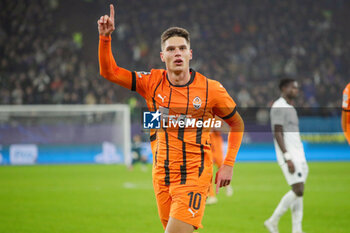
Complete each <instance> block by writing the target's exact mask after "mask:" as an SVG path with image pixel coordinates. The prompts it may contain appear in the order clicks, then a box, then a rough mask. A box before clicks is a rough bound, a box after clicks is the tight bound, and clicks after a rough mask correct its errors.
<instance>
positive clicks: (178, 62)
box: [174, 59, 183, 65]
mask: <svg viewBox="0 0 350 233" xmlns="http://www.w3.org/2000/svg"><path fill="white" fill-rule="evenodd" d="M174 63H175V64H176V65H182V64H183V60H182V59H176V60H175V61H174Z"/></svg>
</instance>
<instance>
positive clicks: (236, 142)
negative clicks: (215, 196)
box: [211, 82, 244, 193]
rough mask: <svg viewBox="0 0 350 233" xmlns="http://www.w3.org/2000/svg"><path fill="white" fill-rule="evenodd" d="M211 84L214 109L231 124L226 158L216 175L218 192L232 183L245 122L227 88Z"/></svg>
mask: <svg viewBox="0 0 350 233" xmlns="http://www.w3.org/2000/svg"><path fill="white" fill-rule="evenodd" d="M211 86H212V88H214V89H213V90H212V93H214V95H215V96H214V98H213V104H212V106H213V111H214V113H215V115H217V116H219V117H220V118H222V119H223V120H225V122H226V123H227V124H228V125H229V126H230V132H229V135H228V145H227V147H228V148H227V153H226V158H225V161H224V164H223V165H222V166H221V167H220V169H219V171H218V172H217V173H216V177H215V183H216V192H217V193H218V192H219V188H220V187H223V186H227V185H229V184H230V183H231V179H232V174H233V165H234V163H235V160H236V156H237V153H238V151H239V148H240V146H241V143H242V138H243V133H244V122H243V120H242V118H241V116H240V115H239V113H238V112H237V109H236V103H235V102H234V101H233V99H232V98H231V97H230V95H229V94H228V93H227V91H226V90H225V88H224V87H223V86H222V85H221V84H220V83H218V82H213V83H212V84H211Z"/></svg>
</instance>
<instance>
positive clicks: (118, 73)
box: [97, 4, 136, 91]
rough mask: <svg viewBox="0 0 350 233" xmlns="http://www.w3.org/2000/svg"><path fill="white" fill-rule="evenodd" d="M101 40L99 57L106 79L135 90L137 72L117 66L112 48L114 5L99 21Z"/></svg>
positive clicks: (101, 72)
mask: <svg viewBox="0 0 350 233" xmlns="http://www.w3.org/2000/svg"><path fill="white" fill-rule="evenodd" d="M97 24H98V32H99V35H100V42H99V48H98V57H99V63H100V74H101V76H103V77H104V78H105V79H107V80H109V81H111V82H114V83H117V84H118V85H120V86H123V87H125V88H127V89H130V90H133V91H135V89H136V74H135V72H131V71H129V70H126V69H124V68H121V67H119V66H117V63H116V62H115V60H114V57H113V54H112V48H111V34H112V32H113V31H114V29H115V23H114V7H113V5H112V4H111V5H110V13H109V16H108V15H104V16H101V18H100V19H99V20H98V21H97Z"/></svg>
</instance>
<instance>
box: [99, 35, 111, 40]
mask: <svg viewBox="0 0 350 233" xmlns="http://www.w3.org/2000/svg"><path fill="white" fill-rule="evenodd" d="M100 40H102V41H111V40H112V37H111V36H104V35H100Z"/></svg>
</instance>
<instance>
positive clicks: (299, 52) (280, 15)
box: [0, 0, 350, 232]
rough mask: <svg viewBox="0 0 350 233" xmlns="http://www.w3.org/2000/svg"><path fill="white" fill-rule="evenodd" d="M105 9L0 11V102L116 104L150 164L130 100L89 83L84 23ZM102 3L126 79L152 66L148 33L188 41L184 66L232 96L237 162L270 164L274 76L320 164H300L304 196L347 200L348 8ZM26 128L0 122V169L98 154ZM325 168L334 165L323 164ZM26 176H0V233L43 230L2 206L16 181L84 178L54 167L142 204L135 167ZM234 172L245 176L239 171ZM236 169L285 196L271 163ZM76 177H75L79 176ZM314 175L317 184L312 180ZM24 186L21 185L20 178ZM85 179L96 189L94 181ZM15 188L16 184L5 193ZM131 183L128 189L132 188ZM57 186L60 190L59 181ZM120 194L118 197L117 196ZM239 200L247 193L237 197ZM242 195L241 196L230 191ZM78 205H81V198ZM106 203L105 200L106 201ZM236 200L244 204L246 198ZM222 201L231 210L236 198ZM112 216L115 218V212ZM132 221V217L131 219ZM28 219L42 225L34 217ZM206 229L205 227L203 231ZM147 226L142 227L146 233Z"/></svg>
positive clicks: (153, 48)
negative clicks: (292, 89)
mask: <svg viewBox="0 0 350 233" xmlns="http://www.w3.org/2000/svg"><path fill="white" fill-rule="evenodd" d="M109 3H110V2H109V1H102V0H100V1H97V0H96V1H94V0H86V1H83V0H80V1H74V2H72V1H67V0H60V1H59V0H49V1H43V0H33V1H24V0H18V1H10V0H3V1H1V3H0V25H1V27H0V84H1V85H0V104H1V105H37V104H44V105H46V104H50V105H58V104H84V105H93V104H115V103H128V105H129V107H130V110H131V123H132V125H131V129H132V130H131V135H136V134H141V135H142V136H143V139H144V141H145V144H144V145H145V147H144V148H145V152H144V153H146V154H148V157H149V160H151V155H150V153H149V148H147V146H146V145H147V141H148V134H147V132H142V131H141V130H140V129H141V128H142V122H141V114H140V110H141V109H142V108H143V107H144V106H145V103H144V101H143V100H142V99H141V98H140V96H138V95H135V94H134V93H131V92H130V91H128V90H125V89H123V88H121V87H118V86H117V85H113V84H111V83H109V82H108V81H106V80H104V79H103V78H102V77H101V76H100V75H99V70H98V60H97V44H98V32H97V25H96V21H97V19H98V17H99V16H101V15H104V14H106V13H107V14H108V4H109ZM113 3H114V4H115V5H116V24H117V28H116V31H115V32H114V33H113V35H112V37H113V40H112V48H113V51H114V55H115V56H116V60H117V63H118V64H119V65H120V66H122V67H124V68H127V69H130V70H136V71H149V70H150V69H151V68H163V64H162V63H161V61H160V59H159V51H160V38H159V37H160V34H161V33H162V32H163V31H164V30H165V29H166V28H168V27H169V26H175V25H176V26H181V27H184V28H187V29H188V30H189V31H190V33H191V47H192V49H193V51H194V59H193V62H192V63H191V67H193V68H194V69H195V70H197V71H198V72H200V73H203V74H205V75H206V76H207V77H209V78H212V79H216V80H218V81H220V82H221V83H222V84H223V85H224V86H225V88H226V89H227V90H228V92H229V93H230V94H231V96H233V97H234V99H235V101H236V102H237V105H238V106H239V108H240V110H241V111H242V113H243V116H245V117H244V120H245V121H246V124H247V126H248V127H247V132H246V134H245V138H244V144H243V145H242V148H241V151H240V153H239V155H238V158H237V159H238V161H247V160H248V161H255V162H256V161H273V160H275V154H274V149H273V145H272V136H271V132H270V128H269V127H270V126H269V119H268V111H269V107H270V106H271V104H272V102H273V101H274V100H275V99H276V98H277V97H278V96H279V91H278V89H277V85H278V80H279V79H281V78H284V77H292V78H295V79H297V80H298V82H299V83H300V86H301V92H300V97H299V98H298V99H297V106H298V107H299V109H298V112H299V114H300V115H301V118H300V127H301V131H302V137H303V139H304V146H305V150H306V156H307V159H308V160H314V161H330V163H321V164H319V163H311V165H310V166H311V168H313V167H314V174H315V175H314V176H313V174H312V173H313V169H311V173H310V179H311V181H310V183H311V184H310V185H312V184H313V183H312V182H313V181H314V180H317V179H318V180H319V183H317V182H316V183H317V184H315V187H317V188H316V190H321V189H322V188H321V187H319V186H317V185H320V186H322V185H324V182H326V183H327V182H331V183H332V182H335V183H336V184H337V185H339V186H336V187H329V189H327V188H324V189H322V190H325V193H328V194H329V195H331V196H332V195H333V196H334V197H337V196H338V195H339V197H341V196H342V195H343V196H346V195H349V189H348V187H349V177H350V176H349V171H348V170H349V169H348V168H349V163H348V162H347V161H348V160H349V159H350V152H349V146H348V145H347V144H346V142H345V138H344V136H343V134H342V132H341V127H340V113H341V109H340V106H341V98H342V91H343V89H344V87H345V86H346V84H347V83H348V82H349V80H350V78H349V77H350V68H349V64H350V31H349V30H348V25H347V22H348V21H349V20H350V18H349V17H350V16H349V14H348V12H349V10H350V4H349V2H348V1H345V0H321V1H311V0H307V1H301V0H296V1H277V0H276V1H275V0H250V1H239V0H235V1H230V2H228V1H224V0H218V1H209V0H205V1H199V0H194V1H191V2H190V6H189V5H188V4H189V2H188V1H175V0H168V1H156V0H149V1H137V0H129V1H124V0H123V1H117V2H116V3H115V2H113ZM0 107H1V106H0ZM40 127H41V128H40ZM42 127H44V128H45V126H40V125H39V126H38V128H40V129H42ZM75 127H76V128H74V127H72V128H70V129H62V132H61V135H64V134H65V133H67V131H69V130H71V131H72V130H74V129H75V130H79V127H80V126H79V124H77V125H75ZM30 130H31V132H30V134H29V133H28V128H26V127H25V126H23V125H20V124H19V125H18V124H13V122H10V121H8V120H6V119H3V118H1V117H0V156H1V157H0V158H1V159H0V164H2V165H9V164H11V161H10V158H9V157H10V155H9V154H10V152H9V151H10V146H11V144H19V143H35V144H37V145H38V147H39V156H38V158H37V160H36V161H35V162H36V163H39V164H40V163H42V164H56V163H95V162H96V161H95V160H94V156H95V155H96V154H98V153H100V152H101V150H102V147H103V146H102V142H99V144H97V143H96V145H95V144H94V145H83V146H82V147H81V145H80V144H79V143H80V142H79V141H78V140H77V141H76V142H74V141H73V142H71V144H76V145H75V146H71V145H68V146H67V145H65V146H62V145H61V144H59V143H57V144H54V142H53V143H52V142H51V141H50V140H49V139H46V140H41V139H38V137H35V139H34V137H33V138H31V137H28V135H35V133H37V134H40V133H42V131H41V130H39V129H35V128H31V129H30ZM45 130H47V131H49V133H50V130H53V129H52V128H49V127H46V128H45ZM51 133H52V134H54V133H57V132H51ZM50 143H51V144H50ZM46 144H50V145H51V147H45V145H46ZM52 144H53V145H52ZM77 145H78V147H77ZM45 148H46V150H45ZM77 148H78V149H77ZM79 148H81V150H79ZM333 161H341V162H339V163H332V162H333ZM119 166H120V165H119ZM240 166H241V167H240ZM260 166H262V167H264V168H260ZM33 168H36V169H37V170H35V171H34V170H30V168H28V167H4V166H2V167H0V173H2V176H1V179H0V184H2V186H4V187H5V189H3V190H2V192H0V194H1V195H2V196H1V199H0V207H3V208H0V209H2V210H1V212H0V213H1V216H4V217H5V216H6V218H7V220H8V222H10V223H13V225H11V224H4V223H0V231H1V232H32V231H33V232H35V229H36V230H37V232H45V230H44V229H41V230H39V229H40V227H38V226H37V225H30V224H29V225H28V223H27V222H26V221H24V219H25V217H24V216H27V215H26V214H25V213H26V211H29V212H30V211H31V210H32V209H31V208H30V207H31V206H30V205H29V206H27V208H24V209H21V208H18V207H14V206H13V205H11V203H12V202H11V201H14V199H11V196H13V195H14V194H16V192H17V191H19V190H23V184H26V182H28V183H29V184H30V183H31V182H32V183H31V184H32V185H33V186H34V187H35V186H36V185H39V186H38V187H40V185H42V186H43V187H47V185H46V184H49V183H50V182H49V181H47V180H46V181H45V180H42V181H38V180H37V178H38V177H36V176H35V175H34V176H31V174H32V175H33V173H34V174H36V175H37V174H39V173H40V174H51V175H53V176H55V175H62V177H63V180H65V178H64V177H65V176H67V174H70V175H71V176H73V177H75V178H76V177H80V178H81V179H85V178H86V177H84V175H82V176H80V175H81V174H80V173H74V172H73V173H71V172H72V171H69V172H67V173H63V174H61V172H62V170H60V169H63V170H65V169H67V170H69V169H73V170H75V169H76V170H77V171H80V170H85V169H86V171H87V170H89V169H92V170H94V169H97V171H99V172H101V174H105V175H106V176H113V175H111V174H114V176H116V177H115V180H114V181H112V180H108V182H106V186H112V187H113V185H115V182H117V183H118V182H120V183H122V184H123V185H124V186H125V182H126V181H125V180H127V179H128V178H129V179H131V181H130V182H131V183H130V185H129V186H131V187H132V188H131V189H127V188H126V189H125V190H124V191H120V190H119V189H113V190H114V191H117V192H119V193H124V192H125V193H126V194H125V195H126V196H127V195H130V192H131V191H134V189H136V190H137V187H141V189H140V190H143V191H144V190H146V191H145V193H147V195H148V196H147V195H146V196H147V197H149V198H153V197H152V195H151V192H150V191H151V190H149V186H147V184H148V185H149V184H150V181H146V180H145V179H144V177H143V175H142V173H140V172H141V171H139V170H138V169H137V168H136V169H135V172H134V173H133V174H131V173H128V171H125V170H123V168H121V167H117V168H115V169H114V170H113V169H111V168H110V167H100V166H97V165H95V166H93V167H90V166H88V168H86V167H79V166H77V167H74V168H72V167H69V166H68V167H66V166H64V165H62V166H59V167H56V166H51V167H50V166H49V167H46V166H41V167H40V166H39V167H38V166H33ZM244 168H247V169H248V170H249V171H251V173H248V172H247V170H246V171H245V170H244ZM259 169H260V170H259ZM266 169H267V170H266ZM318 169H319V170H318ZM237 170H238V171H241V173H243V174H246V175H247V174H249V175H248V176H249V177H250V176H254V174H256V175H257V176H259V173H258V172H257V171H260V172H261V171H264V172H266V173H268V174H266V173H265V175H266V178H267V179H268V178H271V177H274V176H279V177H280V178H281V179H280V180H278V181H279V182H277V181H276V183H275V184H274V183H273V182H275V180H274V181H273V182H272V183H273V184H274V185H280V186H281V189H282V190H285V189H286V187H285V186H283V185H284V183H283V182H284V181H283V179H282V175H281V173H280V171H279V170H278V167H276V166H273V165H272V164H267V163H260V162H258V163H252V164H249V165H248V164H244V163H242V165H241V163H239V165H237ZM253 170H254V172H253ZM55 171H57V173H55ZM94 171H95V170H94ZM113 171H114V172H115V173H113ZM322 171H325V172H327V173H328V174H329V173H330V172H334V173H333V174H337V176H339V177H342V178H339V180H340V181H339V180H337V179H333V180H332V179H330V180H327V176H326V174H324V173H322ZM41 172H43V173H41ZM138 172H139V173H140V174H138ZM255 172H256V173H255ZM238 173H239V172H238ZM19 174H21V175H19ZM82 174H85V173H84V172H82ZM89 174H90V173H89ZM147 174H148V173H147ZM269 174H270V175H271V176H269ZM316 174H318V175H320V176H319V177H316ZM148 175H149V174H148ZM26 176H28V179H23V178H24V177H26ZM323 176H324V177H323ZM6 177H7V178H6ZM97 177H99V178H100V179H101V180H103V179H104V176H102V175H100V176H97ZM313 177H314V180H313ZM320 177H323V178H324V179H323V178H322V179H321V178H320ZM136 178H140V179H141V180H145V181H144V182H145V183H146V185H144V184H143V183H142V182H140V181H136ZM333 178H334V177H333ZM67 179H68V178H67ZM95 179H96V180H97V178H95ZM149 179H150V177H149ZM237 179H238V181H237V183H234V184H236V185H237V187H238V190H239V189H244V187H245V186H240V185H241V184H243V183H244V181H243V180H240V179H239V174H237ZM252 179H253V178H252ZM252 179H250V178H249V179H248V181H247V182H254V181H252ZM272 179H273V178H272ZM25 180H26V182H24V181H25ZM338 181H339V183H338ZM33 182H34V183H33ZM36 182H37V183H36ZM96 182H97V181H96ZM133 182H134V183H133ZM341 182H343V183H341ZM17 183H18V186H16V185H15V184H17ZM126 183H127V182H126ZM135 184H136V186H135V187H136V188H133V187H134V186H133V185H135ZM282 184H283V185H282ZM61 185H63V186H64V187H65V185H66V183H62V184H61ZM72 185H73V183H72ZM74 185H76V187H77V188H76V190H79V189H81V190H84V188H85V186H84V187H82V186H80V185H79V182H77V183H76V184H74ZM123 185H122V186H121V189H122V188H125V187H124V186H123ZM271 185H272V184H271ZM126 186H127V187H129V186H128V185H126ZM118 187H119V186H118ZM272 187H273V185H272ZM129 188H130V187H129ZM283 188H284V189H283ZM249 189H251V191H252V187H251V186H249V187H248V190H249ZM43 190H45V188H43ZM46 191H47V190H46ZM70 191H71V190H70ZM70 191H67V193H69V192H70ZM110 191H111V190H110ZM270 191H271V192H270V193H269V194H268V195H271V196H274V197H275V198H277V199H275V200H272V201H271V203H275V202H277V201H278V197H279V195H276V194H274V193H273V192H272V191H273V190H270ZM246 192H248V191H247V189H246ZM67 193H66V194H67ZM148 193H149V194H148ZM325 193H323V194H322V193H320V194H319V197H324V195H327V194H325ZM31 194H32V193H31ZM242 194H247V193H244V191H242V192H241V195H242ZM79 195H80V194H79ZM82 195H83V194H82ZM90 195H92V193H91V192H90ZM109 195H112V192H111V193H109ZM133 195H134V194H133ZM237 195H239V194H237ZM310 195H311V194H310ZM39 196H40V195H39ZM246 196H247V197H249V196H251V197H253V196H252V195H249V194H247V195H246ZM55 198H59V197H55ZM121 198H122V197H121ZM123 198H124V197H123ZM222 198H223V201H226V202H228V203H230V202H232V200H229V199H225V198H224V197H222ZM234 198H235V196H234V197H233V199H234ZM320 199H322V198H319V199H317V198H315V199H314V201H316V200H320ZM6 200H8V201H6ZM67 200H68V205H70V204H72V202H71V200H70V199H67ZM91 200H93V198H92V199H91ZM91 200H89V201H91ZM16 201H18V200H17V199H16ZM23 201H24V200H23ZM89 201H86V203H88V202H89ZM273 201H274V202H273ZM29 202H30V201H29ZM233 202H235V205H238V203H236V200H233ZM306 202H307V200H306ZM24 203H27V202H24ZM39 203H40V202H39ZM41 204H42V203H41ZM80 204H81V203H80ZM153 204H155V203H153ZM333 204H334V203H333ZM33 205H34V204H33ZM315 205H316V202H315ZM37 206H38V207H37V209H38V210H41V208H42V205H40V204H39V205H37ZM273 206H274V205H273V204H271V205H270V206H269V207H267V208H266V212H265V213H264V214H265V215H266V216H263V215H261V219H262V220H263V219H264V217H267V216H268V214H269V212H268V211H269V209H271V211H272V208H273ZM329 206H330V208H332V207H334V206H338V207H339V209H335V210H334V216H332V217H333V218H334V219H338V218H339V217H340V215H341V214H340V213H344V214H343V215H342V216H341V219H346V217H347V216H348V217H349V208H350V204H349V202H348V201H347V202H344V203H343V205H341V204H339V203H336V204H334V205H331V204H329ZM152 208H153V207H152ZM232 208H233V207H232ZM306 208H307V207H306ZM262 209H264V208H262ZM123 211H124V210H123ZM320 211H321V210H320ZM338 211H339V213H338ZM19 212H21V213H19ZM39 212H40V211H39ZM97 212H98V211H97ZM9 213H11V214H9ZM111 214H112V213H111ZM113 214H114V215H116V216H120V211H119V210H116V211H115V212H113ZM134 214H135V216H138V213H134ZM152 214H153V215H155V217H154V218H153V219H152V221H151V220H150V222H152V226H151V228H150V229H157V230H158V231H159V225H160V224H159V222H158V220H157V218H156V213H153V212H152ZM139 215H140V214H139ZM18 216H20V217H18ZM36 216H41V217H42V214H37V215H36ZM130 216H131V217H132V215H130ZM142 216H143V215H142ZM306 216H307V217H308V218H306V220H305V221H310V222H313V223H315V224H314V225H309V226H308V228H306V230H308V232H314V231H313V230H314V229H316V228H317V225H320V223H318V224H317V221H320V220H319V219H318V217H319V218H321V220H322V219H323V220H325V222H326V223H328V222H329V221H330V220H329V219H332V217H330V216H328V217H327V215H324V216H323V215H320V216H321V217H320V216H317V215H315V216H313V215H311V214H310V213H309V214H308V213H306ZM312 216H313V217H314V218H312ZM131 217H130V218H131ZM124 218H126V216H124ZM328 218H329V219H328ZM16 219H17V220H16ZM307 219H309V220H307ZM316 219H318V220H316ZM327 219H328V221H326V220H327ZM153 220H154V222H153ZM255 220H256V219H255ZM16 221H19V223H20V224H18V225H17V226H16V224H14V223H16ZM118 221H119V219H117V222H118ZM206 221H207V222H208V221H209V220H206ZM252 221H253V220H252ZM120 222H123V221H120ZM253 222H254V221H253ZM209 223H210V221H209ZM326 223H324V224H326ZM213 224H214V225H215V222H214V223H213ZM44 225H45V224H44ZM97 225H98V224H97ZM146 225H147V224H146ZM153 225H154V228H152V227H153ZM204 225H205V224H204ZM209 225H210V224H209ZM320 226H322V224H321V225H320ZM327 226H328V227H329V225H327ZM11 227H12V228H11ZM16 227H18V228H16ZM21 227H22V228H21ZM235 227H237V226H235ZM323 228H325V227H323ZM1 229H2V230H1ZM9 229H12V231H11V230H9ZM14 229H15V230H14ZM24 229H26V230H24ZM33 229H34V230H33ZM78 229H79V230H81V229H80V228H78ZM122 229H123V227H122ZM140 229H142V228H140ZM209 229H210V226H209ZM237 229H241V231H240V232H263V229H261V231H260V230H253V231H244V230H243V229H244V227H243V226H239V227H238V228H237ZM257 229H260V228H257ZM286 229H287V228H286ZM327 229H330V228H327V227H326V229H325V230H327ZM346 229H349V224H348V223H346V221H345V220H344V222H342V221H340V223H339V226H338V227H335V228H334V229H333V230H332V231H331V232H346ZM31 230H32V231H31ZM71 230H72V229H71ZM76 230H77V229H76ZM79 230H78V231H79ZM135 231H136V230H135ZM116 232H120V231H116ZM130 232H133V231H130ZM206 232H209V231H206ZM219 232H230V230H227V229H222V230H221V231H219ZM315 232H316V231H315ZM318 232H322V230H321V231H320V230H318ZM328 232H329V231H328Z"/></svg>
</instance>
